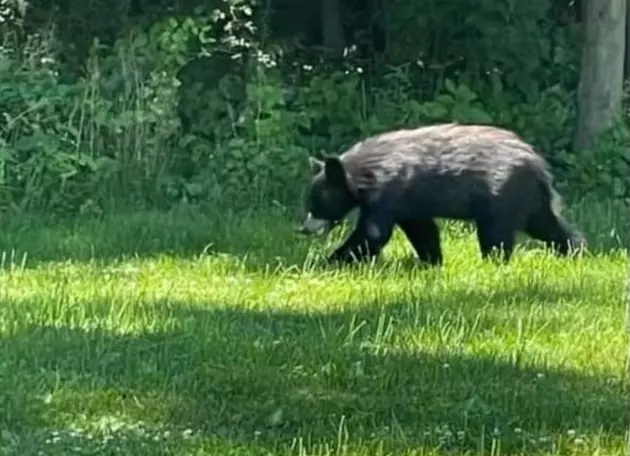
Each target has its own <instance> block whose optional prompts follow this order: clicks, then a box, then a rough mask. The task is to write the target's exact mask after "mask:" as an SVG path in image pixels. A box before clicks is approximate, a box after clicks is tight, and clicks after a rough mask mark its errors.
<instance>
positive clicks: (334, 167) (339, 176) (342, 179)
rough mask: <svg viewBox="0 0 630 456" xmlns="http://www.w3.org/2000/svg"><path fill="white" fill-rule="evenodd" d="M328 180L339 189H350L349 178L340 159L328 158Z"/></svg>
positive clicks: (325, 165)
mask: <svg viewBox="0 0 630 456" xmlns="http://www.w3.org/2000/svg"><path fill="white" fill-rule="evenodd" d="M324 173H325V174H326V180H328V181H329V182H331V183H332V184H334V185H336V186H339V187H344V188H347V187H348V176H347V174H346V170H345V169H344V167H343V163H341V160H340V159H339V157H328V158H326V159H325V160H324Z"/></svg>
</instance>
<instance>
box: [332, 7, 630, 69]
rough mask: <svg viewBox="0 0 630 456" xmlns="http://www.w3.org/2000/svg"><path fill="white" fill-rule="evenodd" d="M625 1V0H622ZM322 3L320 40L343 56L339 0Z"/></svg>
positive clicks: (338, 55)
mask: <svg viewBox="0 0 630 456" xmlns="http://www.w3.org/2000/svg"><path fill="white" fill-rule="evenodd" d="M624 1H625V0H624ZM321 2H322V3H321V5H322V18H321V24H322V40H323V42H324V47H325V48H327V50H328V51H329V52H331V53H332V54H333V55H334V56H335V57H340V56H343V51H344V49H345V47H346V44H345V39H344V35H343V23H342V21H341V5H340V4H339V2H340V0H321Z"/></svg>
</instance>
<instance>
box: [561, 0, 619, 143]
mask: <svg viewBox="0 0 630 456" xmlns="http://www.w3.org/2000/svg"><path fill="white" fill-rule="evenodd" d="M627 2H628V0H588V1H586V2H585V3H586V5H585V13H586V16H585V17H584V30H585V37H584V38H585V39H584V42H583V47H582V62H581V68H580V82H579V87H578V122H577V130H576V132H575V136H574V141H573V146H574V149H575V150H581V149H584V148H587V147H589V146H591V145H592V144H593V141H594V140H595V138H596V137H597V136H598V135H599V134H600V133H602V132H603V131H604V130H606V129H608V128H609V127H611V126H612V123H613V122H614V121H615V119H616V117H617V115H618V114H619V112H620V108H621V99H622V96H623V72H624V58H625V54H626V53H625V43H626V10H627V7H628V5H627Z"/></svg>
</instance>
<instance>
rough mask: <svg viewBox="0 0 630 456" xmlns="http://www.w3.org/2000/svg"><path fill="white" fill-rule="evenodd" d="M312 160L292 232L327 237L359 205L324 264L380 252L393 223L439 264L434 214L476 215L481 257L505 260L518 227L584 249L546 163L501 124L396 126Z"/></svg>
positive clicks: (560, 247) (561, 248)
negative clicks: (352, 221) (350, 226)
mask: <svg viewBox="0 0 630 456" xmlns="http://www.w3.org/2000/svg"><path fill="white" fill-rule="evenodd" d="M309 162H310V171H311V176H310V182H309V183H308V185H307V187H306V189H305V191H304V192H303V199H304V201H303V204H304V209H305V213H306V217H305V220H303V222H302V224H301V226H300V227H299V228H297V231H298V232H299V233H301V234H303V235H316V234H317V235H325V234H327V233H328V232H329V231H330V230H331V229H332V228H333V227H335V226H336V225H338V224H339V223H340V222H341V221H342V220H343V219H344V218H345V217H346V216H347V215H348V214H349V212H350V211H352V210H353V209H355V208H358V210H359V217H358V220H357V223H356V227H355V229H354V231H353V232H352V233H351V234H350V236H349V237H348V238H347V239H346V240H345V242H343V243H342V244H341V245H340V246H339V247H338V248H337V249H336V250H335V251H334V252H333V253H332V255H330V257H329V258H328V261H329V262H330V263H350V262H361V261H366V260H370V259H372V258H374V257H376V256H378V255H379V254H380V252H381V250H382V249H383V247H384V246H385V245H386V244H387V243H388V242H389V240H390V238H391V236H392V233H393V230H394V227H395V226H398V227H399V228H400V229H401V230H402V232H403V233H404V235H405V236H406V238H407V240H408V241H409V242H410V243H411V245H412V246H413V248H414V250H415V253H416V255H417V257H418V260H419V261H420V262H422V263H427V264H428V265H433V266H437V265H441V264H442V263H443V257H442V247H441V243H440V232H439V228H438V225H437V224H436V222H435V219H436V218H443V219H453V220H463V221H469V222H473V223H474V225H475V227H476V233H477V241H478V244H479V248H480V250H481V257H482V258H483V259H488V258H490V257H492V258H496V255H497V254H498V255H499V256H500V257H501V258H502V259H503V262H504V263H508V262H509V261H510V258H511V257H512V253H513V250H514V244H515V238H516V233H517V232H519V231H520V232H524V233H526V234H527V235H528V236H530V237H532V238H534V239H537V240H540V241H543V242H544V243H545V245H546V246H547V247H548V248H551V249H552V250H553V251H554V252H556V253H557V254H559V255H561V256H568V255H569V253H570V252H572V251H577V250H581V249H583V248H585V247H586V240H585V239H584V236H583V235H582V233H581V232H580V231H578V230H577V229H575V228H574V227H572V226H571V225H570V224H569V223H568V222H567V221H566V220H565V218H564V217H563V215H562V214H561V210H560V208H561V197H560V195H559V194H558V192H557V191H556V190H555V189H554V187H553V182H552V179H553V177H552V173H551V171H550V167H549V164H548V162H547V161H546V160H545V159H544V158H543V157H542V156H541V155H539V154H538V153H537V152H536V151H535V150H534V148H533V146H531V145H530V144H528V143H526V142H525V141H524V140H523V139H522V138H521V137H519V136H518V135H517V134H516V133H514V132H513V131H510V130H507V129H504V128H500V127H496V126H490V125H472V124H459V123H442V124H435V125H428V126H421V127H417V128H408V129H398V130H393V131H389V132H385V133H381V134H378V135H374V136H371V137H368V138H366V139H363V140H361V141H359V142H357V143H356V144H354V145H353V146H351V147H350V148H349V149H347V150H346V151H344V152H343V153H342V154H341V155H339V156H333V155H326V156H324V157H320V158H314V157H309Z"/></svg>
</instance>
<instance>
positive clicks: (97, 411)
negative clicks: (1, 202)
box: [0, 205, 629, 456]
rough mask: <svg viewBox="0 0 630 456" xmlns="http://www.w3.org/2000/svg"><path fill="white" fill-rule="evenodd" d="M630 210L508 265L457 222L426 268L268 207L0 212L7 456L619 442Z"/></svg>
mask: <svg viewBox="0 0 630 456" xmlns="http://www.w3.org/2000/svg"><path fill="white" fill-rule="evenodd" d="M263 214H264V215H263ZM624 214H625V209H624V208H617V209H611V208H605V207H604V206H601V205H599V206H588V207H586V206H579V207H577V208H576V209H575V210H574V211H573V215H574V218H575V219H577V220H578V224H579V225H580V227H581V228H583V229H584V230H585V231H586V233H587V236H588V237H589V240H591V242H592V245H593V246H594V250H593V253H591V254H590V255H586V256H584V257H582V258H577V259H574V260H566V259H565V260H563V259H558V258H555V257H553V256H552V255H550V254H548V253H546V252H544V251H542V250H540V248H539V247H540V246H539V245H537V244H531V245H529V246H527V248H526V246H521V247H520V248H519V250H518V251H517V252H516V254H515V256H514V260H513V262H512V263H511V264H509V265H507V266H496V265H492V264H490V263H484V262H482V261H481V260H480V259H479V252H478V248H477V245H476V243H475V238H474V233H471V232H469V231H467V230H465V229H462V228H461V227H460V226H459V225H454V224H450V225H449V226H448V227H447V228H448V229H446V230H445V234H444V237H445V239H444V249H445V260H446V264H445V266H444V267H443V268H442V269H441V270H435V269H434V270H426V269H425V270H423V269H420V268H416V267H413V265H412V263H411V262H410V261H409V260H408V258H409V256H410V255H411V250H410V248H409V246H408V244H406V242H405V241H404V240H403V239H402V237H401V235H400V233H398V232H397V233H396V236H395V239H394V241H393V243H392V244H391V245H390V246H388V248H387V250H386V252H385V256H384V258H383V259H382V260H381V261H380V262H379V263H378V264H376V265H373V266H365V267H359V268H355V269H350V270H336V269H331V268H326V267H322V266H320V264H319V260H320V259H321V257H322V255H323V254H325V253H326V252H328V251H330V249H331V248H332V247H333V246H334V244H336V243H337V242H339V239H340V234H339V233H336V234H335V236H333V237H332V238H331V239H329V240H327V241H326V242H322V241H315V240H308V239H304V238H300V237H296V236H295V235H293V234H292V233H291V229H292V226H293V225H294V224H296V223H297V222H298V220H297V219H296V218H295V217H293V216H290V215H289V213H288V212H284V211H283V210H281V209H280V208H276V209H274V210H273V211H271V212H266V211H263V210H258V211H251V213H248V214H234V213H230V212H229V211H219V210H215V211H212V212H211V211H209V210H205V211H203V210H197V209H179V210H177V211H173V212H169V213H157V212H142V213H136V214H127V215H124V214H119V215H108V216H105V217H102V218H91V219H89V218H84V219H78V220H74V221H55V220H53V219H52V218H50V217H36V216H29V217H27V216H23V217H20V218H15V219H10V220H6V219H5V220H4V221H3V227H2V230H1V232H0V249H2V250H4V251H5V252H6V253H5V255H4V256H3V257H2V259H1V260H2V266H3V269H2V272H1V274H0V303H1V306H0V454H2V455H4V454H16V455H39V454H44V455H71V454H129V455H158V454H169V455H171V454H172V455H201V454H207V455H243V456H245V455H348V456H349V455H361V456H367V455H394V454H396V455H399V454H400V455H438V454H440V455H441V454H457V455H464V454H466V455H490V454H492V455H500V454H501V455H507V454H513V455H523V456H524V455H535V456H539V455H560V454H562V455H594V454H598V455H610V456H614V455H622V454H625V439H626V438H627V428H628V420H629V410H628V400H627V397H628V392H629V390H628V386H627V379H626V377H625V374H624V372H625V360H626V353H627V347H628V344H627V340H626V334H625V332H624V318H625V299H626V297H625V287H626V281H627V274H628V261H627V253H626V251H625V250H623V249H621V248H620V244H621V245H628V244H627V233H626V224H627V221H626V220H625V219H624V218H623V216H624Z"/></svg>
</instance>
